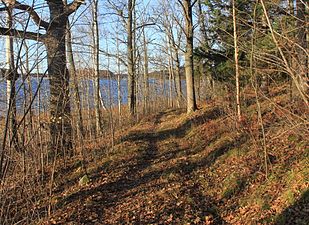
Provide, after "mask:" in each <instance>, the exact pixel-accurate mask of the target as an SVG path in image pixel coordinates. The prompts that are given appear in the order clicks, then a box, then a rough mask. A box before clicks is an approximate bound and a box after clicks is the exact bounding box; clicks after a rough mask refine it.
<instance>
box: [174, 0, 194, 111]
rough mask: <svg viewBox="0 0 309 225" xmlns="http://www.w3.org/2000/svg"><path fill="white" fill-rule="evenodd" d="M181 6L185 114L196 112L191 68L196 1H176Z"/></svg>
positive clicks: (192, 69)
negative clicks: (184, 44)
mask: <svg viewBox="0 0 309 225" xmlns="http://www.w3.org/2000/svg"><path fill="white" fill-rule="evenodd" d="M178 2H179V3H180V4H181V6H182V8H183V12H184V17H185V21H186V27H185V35H186V52H185V71H186V84H187V113H191V112H194V111H195V110H197V105H196V97H195V87H194V68H193V18H192V8H193V6H194V4H195V3H196V1H193V3H192V1H191V0H183V1H181V0H178Z"/></svg>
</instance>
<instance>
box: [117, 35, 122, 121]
mask: <svg viewBox="0 0 309 225" xmlns="http://www.w3.org/2000/svg"><path fill="white" fill-rule="evenodd" d="M116 38H117V43H116V45H117V46H116V47H117V94H118V122H119V124H120V121H121V104H122V101H121V74H120V73H121V70H120V53H119V51H120V50H119V37H118V33H117V37H116Z"/></svg>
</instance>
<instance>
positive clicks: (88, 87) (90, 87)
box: [0, 77, 185, 116]
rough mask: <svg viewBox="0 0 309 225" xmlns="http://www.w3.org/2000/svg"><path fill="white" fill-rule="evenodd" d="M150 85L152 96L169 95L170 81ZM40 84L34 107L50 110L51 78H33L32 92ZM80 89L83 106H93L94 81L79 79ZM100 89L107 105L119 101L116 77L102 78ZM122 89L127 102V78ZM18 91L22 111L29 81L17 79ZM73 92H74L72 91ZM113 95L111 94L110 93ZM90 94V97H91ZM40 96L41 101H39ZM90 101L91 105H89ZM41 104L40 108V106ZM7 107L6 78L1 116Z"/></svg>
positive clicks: (0, 84)
mask: <svg viewBox="0 0 309 225" xmlns="http://www.w3.org/2000/svg"><path fill="white" fill-rule="evenodd" d="M149 85H150V96H152V97H153V96H156V95H157V96H162V95H163V96H167V95H168V89H169V85H170V84H169V82H168V81H167V80H165V82H163V81H162V80H157V79H153V78H151V79H149ZM39 86H40V89H39V90H40V91H39V96H38V95H37V96H36V98H35V99H34V102H33V105H32V108H33V109H35V110H36V111H37V112H38V110H40V111H42V110H48V107H49V106H48V105H49V101H48V99H49V80H48V79H47V78H43V79H42V80H41V78H34V77H33V78H31V87H32V89H31V93H32V95H34V94H35V93H36V92H37V90H38V87H39ZM184 86H185V81H182V87H183V90H184ZM172 89H173V94H174V95H175V91H174V84H172ZM79 90H80V96H81V99H82V107H83V108H85V107H89V108H93V105H94V101H93V99H94V98H93V95H94V82H93V80H89V79H83V80H80V81H79ZM100 90H101V94H102V99H103V101H104V103H105V105H106V106H110V105H111V104H112V105H116V104H117V101H118V82H117V80H115V79H101V80H100ZM120 90H121V100H122V103H123V104H126V103H127V101H128V99H127V95H128V88H127V79H126V78H124V79H121V82H120ZM16 92H17V101H16V105H17V112H18V113H21V112H22V110H23V101H24V96H25V93H26V95H28V96H29V94H30V88H29V85H28V83H27V82H23V80H22V79H18V80H17V81H16ZM71 93H73V92H71ZM109 93H110V94H111V95H110V94H109ZM89 96H90V97H89ZM39 97H40V101H39ZM110 100H111V101H110ZM88 103H89V105H88ZM39 106H40V108H39ZM6 108H7V100H6V82H5V80H1V81H0V116H4V115H5V114H6Z"/></svg>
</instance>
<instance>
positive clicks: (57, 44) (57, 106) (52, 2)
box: [0, 0, 84, 149]
mask: <svg viewBox="0 0 309 225" xmlns="http://www.w3.org/2000/svg"><path fill="white" fill-rule="evenodd" d="M46 2H47V5H48V8H49V21H48V22H47V21H44V20H43V19H42V18H40V16H39V15H38V14H37V13H36V11H35V8H34V6H29V5H26V4H22V3H19V2H17V1H13V4H12V7H13V8H15V9H18V10H22V11H24V12H28V13H29V14H30V16H31V18H32V20H33V21H34V22H35V23H36V25H37V26H38V27H40V28H43V29H45V31H46V33H45V34H43V35H42V34H39V33H36V32H28V31H20V30H16V29H12V30H10V29H8V28H3V27H2V28H0V34H1V35H10V36H13V35H14V36H16V37H21V38H25V39H31V40H36V41H41V42H43V43H44V44H45V47H46V50H47V63H48V76H49V81H50V135H51V146H52V147H53V149H60V148H61V147H64V149H70V148H71V147H72V126H71V109H70V100H69V99H70V98H69V78H70V76H69V72H68V69H67V66H66V42H65V32H66V25H67V21H68V17H69V16H70V15H71V14H72V13H74V12H75V11H76V10H77V9H78V8H79V7H80V5H81V4H82V3H84V0H74V1H73V2H71V3H69V4H67V5H66V4H65V2H63V1H62V0H46ZM6 8H7V7H4V9H6ZM1 11H3V10H2V9H1Z"/></svg>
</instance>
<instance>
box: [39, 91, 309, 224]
mask: <svg viewBox="0 0 309 225" xmlns="http://www.w3.org/2000/svg"><path fill="white" fill-rule="evenodd" d="M274 101H276V102H277V103H278V104H279V105H280V104H283V101H286V100H285V97H284V96H278V99H274ZM261 108H262V112H263V114H262V115H263V123H264V129H265V134H266V135H267V136H266V137H267V139H266V140H265V141H266V142H265V145H263V138H262V135H261V129H260V126H259V125H258V124H257V123H256V121H257V119H256V113H254V112H255V110H256V105H254V104H252V105H251V106H250V105H249V106H248V108H247V115H250V111H251V112H252V113H251V117H250V116H249V117H250V118H249V117H248V118H247V119H246V121H245V122H244V123H243V124H242V127H241V128H239V129H236V128H235V122H234V121H233V120H232V119H231V118H232V116H230V115H228V114H227V113H226V112H225V110H222V107H221V106H218V105H216V104H212V105H208V106H207V107H203V108H200V109H199V110H198V111H197V112H195V113H193V114H192V115H187V114H186V113H185V112H184V111H183V110H167V111H164V112H161V113H158V114H156V115H152V116H148V117H146V118H144V119H143V120H142V121H140V122H139V123H138V124H137V125H135V126H134V127H131V128H129V129H128V130H126V131H122V132H121V133H119V134H117V135H116V136H117V139H116V143H115V146H114V148H113V150H112V151H110V152H109V153H108V154H102V155H101V156H100V157H98V155H100V154H99V152H100V149H96V150H95V149H91V150H85V151H88V152H87V153H86V155H88V156H89V158H91V159H92V161H89V162H88V163H87V164H86V167H87V173H88V175H87V177H89V181H88V180H87V179H84V180H83V178H85V172H84V171H83V169H82V166H81V161H79V160H77V159H74V158H73V159H71V161H68V162H67V167H66V169H60V167H59V169H56V173H55V186H54V189H53V196H52V199H51V200H50V199H49V200H48V199H42V200H41V201H37V204H35V205H34V206H33V210H34V211H40V210H42V209H43V208H46V205H47V203H48V202H49V203H51V212H52V213H51V216H50V217H49V218H46V219H43V220H42V219H41V220H39V221H35V222H34V223H37V224H304V225H305V224H308V222H309V220H308V214H309V191H308V188H309V168H308V165H309V149H308V146H309V143H308V140H307V139H306V134H307V133H306V132H307V130H306V126H305V125H303V124H298V125H297V123H296V122H295V120H294V122H295V123H296V125H297V126H295V127H291V126H290V124H289V123H286V121H287V119H286V118H285V116H286V114H284V111H282V109H281V108H280V107H279V108H278V107H275V106H271V105H270V104H268V103H266V102H265V103H263V102H262V103H261ZM250 121H253V122H250ZM264 147H265V148H264ZM265 152H267V167H268V168H267V170H268V171H267V177H266V167H265ZM90 155H96V157H92V156H91V157H90ZM81 178H82V180H83V182H81Z"/></svg>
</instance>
